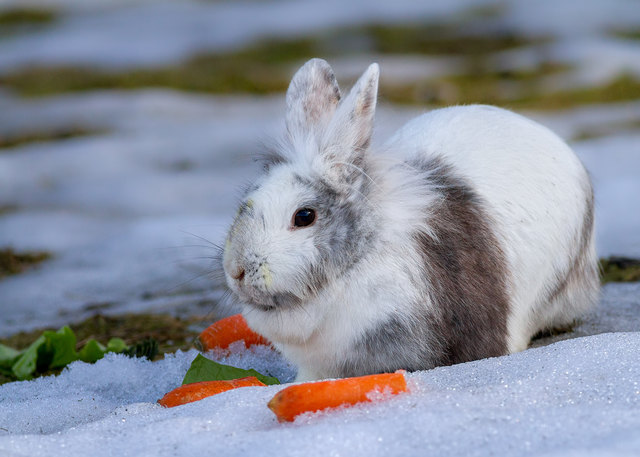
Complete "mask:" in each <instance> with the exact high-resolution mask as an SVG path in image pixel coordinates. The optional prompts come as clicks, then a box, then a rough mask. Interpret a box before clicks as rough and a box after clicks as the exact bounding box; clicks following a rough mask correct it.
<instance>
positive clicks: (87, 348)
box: [78, 338, 107, 363]
mask: <svg viewBox="0 0 640 457" xmlns="http://www.w3.org/2000/svg"><path fill="white" fill-rule="evenodd" d="M105 352H107V348H105V347H104V346H103V345H102V344H100V343H98V342H97V341H96V340H94V339H93V338H91V339H90V340H89V341H87V343H86V344H85V345H84V347H83V348H82V349H81V350H80V352H79V353H78V356H79V357H80V360H82V361H83V362H87V363H94V362H96V361H98V360H100V359H101V358H103V357H104V354H105Z"/></svg>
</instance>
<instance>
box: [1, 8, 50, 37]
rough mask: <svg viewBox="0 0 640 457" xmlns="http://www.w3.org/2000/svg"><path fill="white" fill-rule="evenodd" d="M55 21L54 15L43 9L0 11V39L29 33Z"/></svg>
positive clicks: (9, 9)
mask: <svg viewBox="0 0 640 457" xmlns="http://www.w3.org/2000/svg"><path fill="white" fill-rule="evenodd" d="M56 19H57V15H56V13H54V12H53V11H50V10H47V9H44V8H31V7H25V8H21V7H17V8H8V9H0V39H1V38H5V37H10V36H12V35H15V34H17V33H24V32H30V31H33V30H37V29H39V28H42V27H43V26H47V25H49V24H51V23H52V22H54V21H55V20H56Z"/></svg>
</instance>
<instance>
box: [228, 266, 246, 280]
mask: <svg viewBox="0 0 640 457" xmlns="http://www.w3.org/2000/svg"><path fill="white" fill-rule="evenodd" d="M244 273H245V272H244V268H242V267H240V266H238V267H236V269H235V270H234V271H233V272H232V273H231V277H232V278H233V279H235V280H236V281H238V282H241V281H242V280H243V279H244Z"/></svg>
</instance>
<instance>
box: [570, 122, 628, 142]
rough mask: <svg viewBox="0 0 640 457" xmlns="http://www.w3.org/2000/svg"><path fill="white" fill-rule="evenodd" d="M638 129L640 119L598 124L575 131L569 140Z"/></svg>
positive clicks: (592, 137) (587, 138) (599, 136)
mask: <svg viewBox="0 0 640 457" xmlns="http://www.w3.org/2000/svg"><path fill="white" fill-rule="evenodd" d="M633 131H640V119H638V120H633V121H625V122H616V123H611V124H600V125H594V126H591V127H589V129H588V130H581V131H579V132H577V133H576V134H575V135H574V137H573V138H572V139H571V141H587V140H593V139H595V138H601V137H605V136H609V135H615V134H619V133H624V132H633Z"/></svg>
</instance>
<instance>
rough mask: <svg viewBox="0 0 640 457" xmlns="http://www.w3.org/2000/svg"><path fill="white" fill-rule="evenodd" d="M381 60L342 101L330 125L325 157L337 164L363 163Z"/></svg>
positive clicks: (370, 127)
mask: <svg viewBox="0 0 640 457" xmlns="http://www.w3.org/2000/svg"><path fill="white" fill-rule="evenodd" d="M379 75H380V69H379V67H378V64H377V63H374V64H371V65H370V66H369V68H367V70H366V71H365V72H364V73H363V74H362V76H360V79H358V81H357V82H356V84H355V85H354V86H353V88H352V89H351V92H349V95H348V96H347V97H346V98H345V99H344V100H343V101H342V102H341V103H340V106H339V107H338V110H337V111H336V114H335V115H334V117H333V119H332V121H331V124H330V127H329V134H328V138H329V144H327V145H326V149H325V158H326V159H327V160H328V161H329V162H333V163H334V164H341V163H342V164H345V163H347V164H352V165H356V166H360V164H361V163H362V161H363V160H364V156H365V153H366V150H367V148H368V147H369V143H370V142H371V135H372V134H373V117H374V114H375V112H376V102H377V99H378V78H379Z"/></svg>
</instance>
